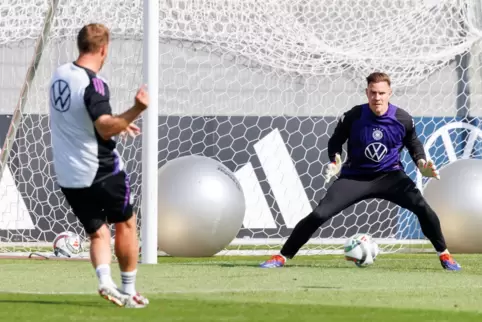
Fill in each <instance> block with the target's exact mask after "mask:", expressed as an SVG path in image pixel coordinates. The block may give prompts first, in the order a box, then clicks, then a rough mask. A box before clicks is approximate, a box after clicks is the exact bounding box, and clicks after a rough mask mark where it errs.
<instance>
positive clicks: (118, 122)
mask: <svg viewBox="0 0 482 322" xmlns="http://www.w3.org/2000/svg"><path fill="white" fill-rule="evenodd" d="M77 46H78V50H79V56H78V59H77V60H76V61H75V62H71V63H66V64H64V65H62V66H60V67H58V68H57V70H56V71H55V73H54V74H53V77H52V80H51V84H50V128H51V135H52V150H53V161H54V163H53V164H54V169H55V173H56V176H57V182H58V184H59V186H60V187H61V190H62V192H63V194H64V195H65V198H66V200H67V201H68V203H69V204H70V206H71V208H72V210H73V212H74V214H75V215H76V217H77V218H78V219H79V221H80V222H81V223H82V225H83V227H84V229H85V231H86V233H87V234H88V235H89V237H90V241H91V248H90V258H91V261H92V265H93V266H94V268H95V271H96V275H97V277H98V281H99V287H98V291H99V294H100V295H101V296H102V297H103V298H105V299H107V300H109V301H111V302H113V303H114V304H116V305H118V306H124V307H144V306H146V305H147V304H148V303H149V301H148V300H147V299H146V298H145V297H143V296H141V295H140V294H139V293H137V291H136V288H135V280H136V272H137V261H138V256H139V254H138V252H139V246H138V241H137V229H136V216H135V214H134V212H133V206H132V204H131V202H132V201H131V194H130V190H131V188H130V184H129V178H128V176H127V174H126V173H125V172H124V170H123V162H122V160H121V158H120V157H119V154H118V152H117V150H116V142H115V141H114V140H113V137H114V136H117V135H119V134H123V133H129V134H132V135H136V134H138V133H139V128H138V127H136V126H135V125H134V124H133V123H132V122H133V121H134V120H135V119H136V118H137V117H138V116H139V114H141V113H142V112H143V111H144V110H145V109H146V108H147V106H148V102H149V97H148V94H147V92H146V91H145V89H144V88H141V89H140V90H139V91H138V92H137V94H136V97H135V101H134V105H133V106H132V107H131V108H129V109H128V110H127V111H125V112H124V113H122V114H120V115H115V116H114V115H112V110H111V106H110V103H109V100H110V93H109V86H108V85H107V83H106V81H105V80H104V79H102V78H101V77H99V76H98V75H97V73H98V72H99V71H100V70H101V68H102V66H103V65H104V62H105V59H106V57H107V53H108V47H109V30H108V29H107V28H106V27H105V26H104V25H102V24H89V25H86V26H84V27H83V28H82V29H81V30H80V31H79V34H78V36H77ZM108 224H115V231H116V236H115V254H116V256H117V258H118V261H119V267H120V271H121V280H122V288H121V289H118V288H117V287H116V285H115V283H114V281H113V280H112V277H111V269H110V264H111V258H112V255H111V248H110V240H111V236H110V231H109V228H108Z"/></svg>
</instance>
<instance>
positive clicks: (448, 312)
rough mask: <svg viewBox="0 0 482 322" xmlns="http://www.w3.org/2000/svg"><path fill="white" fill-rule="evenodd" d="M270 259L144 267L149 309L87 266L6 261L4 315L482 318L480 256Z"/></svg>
mask: <svg viewBox="0 0 482 322" xmlns="http://www.w3.org/2000/svg"><path fill="white" fill-rule="evenodd" d="M265 258H266V257H213V258H207V259H206V258H205V259H185V258H170V257H162V258H160V259H159V265H141V266H140V267H139V274H138V288H139V289H140V290H141V291H142V292H143V293H145V294H146V295H148V297H149V299H150V300H151V305H150V306H149V307H148V308H147V309H143V310H126V309H120V308H116V307H114V306H113V305H111V304H110V303H107V302H105V301H104V300H102V299H101V298H100V297H99V296H97V295H96V294H95V290H96V279H95V274H94V272H93V269H92V268H91V266H90V264H89V263H88V262H64V261H52V260H44V261H42V260H1V261H0V272H1V273H0V321H29V320H32V321H36V322H40V321H87V320H90V321H124V320H125V321H143V320H159V321H161V320H162V321H349V320H356V321H389V322H394V321H409V320H411V319H412V320H414V321H417V322H419V321H482V306H481V305H480V304H481V303H482V265H480V264H481V263H482V256H481V255H459V256H457V257H456V258H457V259H458V260H459V262H460V263H461V264H462V265H463V269H464V270H463V271H462V272H446V271H443V270H442V269H441V267H440V263H439V261H438V259H437V257H436V255H434V254H416V255H408V254H400V255H382V256H380V258H379V260H378V261H377V263H376V264H375V265H373V266H371V267H368V268H364V269H360V268H357V267H355V266H354V265H352V263H349V262H346V261H344V260H343V258H342V257H341V256H302V257H299V258H297V259H295V260H293V261H291V262H290V264H289V265H288V266H286V267H284V268H282V269H260V268H258V267H257V265H258V263H259V262H260V261H262V260H263V259H265ZM113 273H114V276H115V277H116V280H117V281H118V280H119V278H118V277H117V276H118V269H114V270H113ZM21 293H23V294H21ZM26 293H30V294H26ZM59 293H64V294H59ZM65 293H69V294H65Z"/></svg>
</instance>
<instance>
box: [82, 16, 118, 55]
mask: <svg viewBox="0 0 482 322" xmlns="http://www.w3.org/2000/svg"><path fill="white" fill-rule="evenodd" d="M109 38H110V35H109V29H108V28H107V27H106V26H104V25H103V24H100V23H91V24H88V25H85V26H84V27H82V29H80V31H79V34H78V35H77V48H78V49H79V53H81V54H88V53H89V54H94V53H96V52H98V51H99V49H100V48H101V47H102V46H104V45H106V44H108V43H109Z"/></svg>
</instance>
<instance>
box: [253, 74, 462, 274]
mask: <svg viewBox="0 0 482 322" xmlns="http://www.w3.org/2000/svg"><path fill="white" fill-rule="evenodd" d="M366 80H367V89H366V95H367V97H368V104H363V105H359V106H355V107H353V108H352V109H350V110H349V111H347V112H346V113H344V114H343V116H342V117H341V118H340V119H339V121H338V124H337V126H336V128H335V131H334V133H333V135H332V136H331V138H330V140H329V141H328V156H329V158H330V161H331V163H330V164H329V165H328V166H327V169H326V171H325V172H326V181H327V182H328V181H330V179H331V178H332V177H333V176H335V175H338V174H339V173H340V172H341V173H340V175H339V177H338V179H336V180H335V181H334V182H333V184H332V185H331V186H330V187H329V188H328V191H327V192H326V195H325V197H324V198H323V199H322V200H321V201H320V202H319V204H318V206H317V207H316V208H315V209H314V210H313V212H311V213H310V214H309V215H308V216H306V217H305V218H304V219H302V220H301V221H300V222H299V223H298V224H297V225H296V227H295V228H294V230H293V232H292V234H291V236H290V237H289V238H288V240H287V241H286V243H285V244H284V246H283V248H282V249H281V251H280V254H279V255H275V256H273V257H271V258H270V259H269V260H267V261H266V262H264V263H262V264H261V267H264V268H272V267H281V266H284V265H285V262H286V260H287V259H291V258H293V257H294V256H295V255H296V253H297V252H298V250H299V249H300V248H301V247H302V246H303V245H304V244H305V243H306V242H307V241H308V240H309V239H310V238H311V236H312V235H313V233H314V232H315V231H316V230H317V229H318V228H319V227H320V226H322V225H323V224H324V223H325V222H326V221H328V220H330V219H331V218H332V217H333V216H335V215H337V214H338V213H339V212H341V211H342V210H344V209H345V208H348V207H349V206H351V205H353V204H355V203H357V202H359V201H362V200H365V199H369V198H380V199H385V200H388V201H391V202H393V203H395V204H397V205H399V206H400V207H402V208H405V209H408V210H409V211H411V212H413V213H414V214H415V215H416V216H417V217H418V220H419V222H420V226H421V228H422V231H423V233H424V235H425V236H426V237H427V238H428V239H429V240H430V241H431V243H432V244H433V246H434V248H435V250H436V251H437V254H438V256H439V259H440V263H441V264H442V267H443V268H444V269H447V270H460V269H461V267H460V265H459V264H458V263H457V262H456V261H455V260H454V259H453V258H452V256H451V255H450V253H449V251H448V250H447V247H446V245H445V240H444V236H443V234H442V230H441V228H440V222H439V219H438V217H437V215H436V214H435V212H434V211H433V210H432V208H430V206H429V205H428V204H427V202H426V201H425V199H424V198H423V196H422V194H421V193H420V191H419V190H418V189H417V187H416V185H415V183H414V182H413V181H412V180H411V179H410V178H409V177H408V176H407V175H406V174H405V172H404V170H403V166H402V164H401V162H400V152H401V151H402V149H403V148H404V147H406V148H407V149H408V152H409V153H410V156H411V158H412V160H413V162H415V164H416V165H417V167H418V169H419V170H420V172H421V173H422V175H423V176H425V177H435V178H437V179H439V174H438V171H437V170H436V168H435V166H434V164H433V163H432V162H431V161H430V160H427V158H426V155H425V151H424V148H423V146H422V143H421V142H420V140H419V139H418V137H417V133H416V131H415V126H414V122H413V119H412V117H411V116H410V114H408V113H407V112H406V111H405V110H403V109H401V108H399V107H397V106H395V105H392V104H390V103H389V99H390V97H391V95H392V90H391V86H390V78H389V76H388V75H386V74H384V73H372V74H371V75H369V76H368V77H367V79H366ZM346 141H347V160H346V162H345V163H344V164H342V160H341V153H342V145H343V144H344V143H345V142H346Z"/></svg>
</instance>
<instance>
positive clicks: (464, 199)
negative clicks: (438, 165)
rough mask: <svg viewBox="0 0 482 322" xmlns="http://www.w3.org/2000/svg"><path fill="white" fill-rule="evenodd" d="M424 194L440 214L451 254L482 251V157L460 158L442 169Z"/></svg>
mask: <svg viewBox="0 0 482 322" xmlns="http://www.w3.org/2000/svg"><path fill="white" fill-rule="evenodd" d="M423 194H424V197H425V199H426V200H427V202H428V203H429V205H430V206H431V207H432V209H433V210H434V211H435V212H436V213H437V215H438V217H439V218H440V224H441V225H442V232H443V233H444V236H445V241H446V243H447V247H448V249H449V251H450V252H452V253H482V160H478V159H461V160H457V161H455V162H453V163H450V164H448V165H447V166H445V167H443V168H442V169H440V180H435V179H430V181H429V182H428V183H427V185H426V186H425V188H424V189H423Z"/></svg>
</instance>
